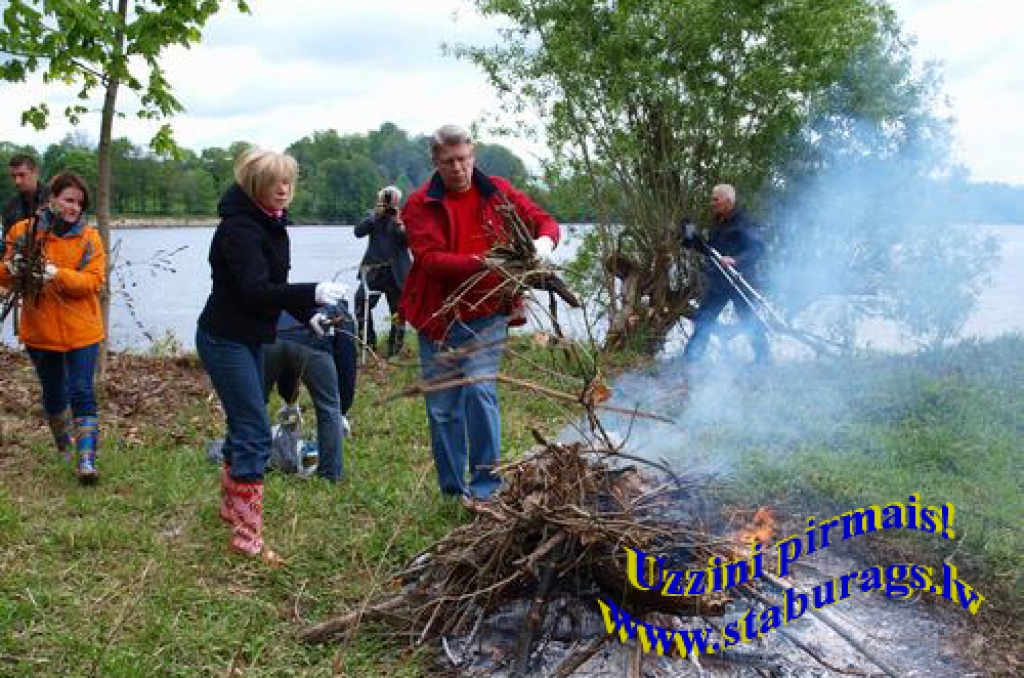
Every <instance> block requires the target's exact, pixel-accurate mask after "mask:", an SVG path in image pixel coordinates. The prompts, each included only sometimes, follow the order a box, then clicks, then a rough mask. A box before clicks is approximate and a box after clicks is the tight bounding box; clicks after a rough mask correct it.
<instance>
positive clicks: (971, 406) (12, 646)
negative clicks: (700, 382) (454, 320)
mask: <svg viewBox="0 0 1024 678" xmlns="http://www.w3.org/2000/svg"><path fill="white" fill-rule="evenodd" d="M510 355H512V356H514V357H512V358H511V359H509V360H507V361H506V368H507V369H508V371H509V372H510V373H511V374H513V375H514V376H518V377H521V378H526V379H532V380H535V381H538V382H541V383H546V384H552V383H554V382H553V381H552V380H551V379H550V378H549V377H547V376H545V373H544V372H543V370H542V369H541V368H542V367H543V366H544V365H549V366H550V364H551V352H550V351H547V350H542V349H540V348H538V347H537V346H535V345H534V344H533V342H531V341H529V340H527V339H517V340H516V341H515V342H514V343H513V345H512V347H511V348H510ZM615 360H616V364H614V365H612V366H611V367H610V368H608V371H610V372H615V371H617V370H621V369H624V368H627V367H635V366H636V365H637V364H639V363H640V362H641V361H640V359H638V358H637V357H636V356H619V357H617V358H616V359H615ZM407 362H408V364H404V365H399V366H395V367H391V368H389V369H387V370H369V371H367V372H366V373H364V374H362V375H361V377H360V384H359V395H358V397H357V401H356V405H355V407H354V410H353V412H352V413H351V420H352V423H353V436H352V438H350V439H349V441H348V443H347V447H346V453H345V455H346V457H345V463H346V472H347V474H348V479H347V481H346V482H345V483H344V484H342V485H340V486H334V485H329V484H327V483H324V482H322V481H320V480H316V479H314V480H310V481H302V480H299V479H297V478H296V477H294V476H281V475H271V476H269V477H268V480H267V486H266V487H267V496H266V506H265V510H266V515H267V535H266V536H267V539H268V542H269V543H270V544H271V545H272V546H273V547H274V548H275V549H277V550H278V551H279V552H281V553H282V554H283V555H285V556H286V557H287V558H288V561H289V565H288V567H287V568H286V569H284V570H280V571H270V570H267V569H265V568H264V567H262V566H261V565H260V564H258V563H254V562H251V561H249V560H246V559H244V558H240V557H237V556H233V555H230V554H229V553H228V552H227V551H226V548H225V546H226V541H227V529H226V528H225V527H224V526H223V525H222V524H221V523H220V521H219V519H218V517H217V489H216V488H217V480H216V477H217V470H216V468H215V467H214V466H213V465H211V464H209V463H208V462H207V461H206V460H205V458H204V449H203V448H204V441H205V440H206V439H207V438H210V437H214V436H218V435H221V433H222V421H221V419H220V415H219V414H218V412H217V411H216V408H215V406H214V405H213V404H212V402H211V401H208V400H206V399H204V398H202V397H194V396H190V397H189V398H180V399H179V400H172V401H171V402H169V403H165V406H164V407H162V408H160V409H159V410H158V411H157V412H156V413H155V414H152V415H151V416H145V417H139V416H136V417H135V418H132V417H130V416H126V417H122V418H121V419H115V423H109V422H107V423H105V424H104V425H105V428H104V431H103V433H102V435H103V437H104V445H103V453H102V457H101V462H100V463H101V472H102V475H103V478H102V482H101V483H100V484H99V486H97V487H94V488H82V487H79V486H78V485H77V484H76V483H75V481H74V479H73V478H72V476H71V474H70V470H69V467H68V464H67V463H66V462H65V461H64V460H63V459H59V458H57V457H56V454H55V453H54V452H53V451H52V450H51V448H50V444H49V441H48V439H47V435H46V434H45V432H44V430H43V428H42V427H41V425H39V424H37V423H36V422H37V419H38V417H39V414H38V412H37V411H36V410H35V409H33V408H36V406H35V405H34V400H35V398H36V397H37V396H36V395H35V391H34V384H33V387H32V389H29V390H31V393H28V394H27V395H25V396H24V397H23V398H22V400H21V402H20V403H19V404H16V405H12V404H11V403H12V396H11V393H12V390H11V389H12V383H16V380H17V379H18V378H20V379H22V380H23V381H24V380H28V381H31V379H32V377H31V373H30V372H29V371H27V370H28V369H29V368H27V367H23V369H24V370H25V371H23V372H22V373H21V376H20V377H17V376H16V375H13V374H12V373H11V372H8V373H7V374H6V375H5V378H6V379H7V388H6V389H5V396H4V400H3V401H0V402H2V405H3V407H0V416H2V419H0V421H2V423H3V425H4V430H3V432H2V433H0V437H2V438H3V444H2V445H0V675H3V676H5V678H6V677H7V676H10V677H11V678H20V677H28V676H62V677H64V676H68V677H72V676H75V677H77V676H82V677H86V676H103V677H104V678H106V677H110V678H122V677H123V678H128V677H133V678H134V677H142V676H146V677H151V676H181V677H186V676H187V677H189V678H193V677H198V676H217V677H225V676H229V675H238V676H243V675H244V676H246V677H247V678H254V677H259V676H267V677H269V676H275V677H277V676H310V677H315V676H335V675H341V676H353V677H355V676H359V677H360V678H364V677H373V676H395V677H398V678H403V677H408V678H413V677H418V676H423V675H429V673H430V669H429V666H430V658H429V657H428V656H427V653H425V652H417V651H413V650H410V649H408V646H407V645H406V644H403V643H401V642H395V641H390V640H388V639H386V638H384V637H381V636H379V635H376V636H375V635H372V634H369V633H365V634H360V635H359V636H357V637H355V638H352V639H349V640H348V641H346V642H342V643H337V644H332V645H326V646H307V645H303V644H301V643H299V642H298V641H296V640H295V638H294V634H295V632H296V631H297V630H298V629H300V628H302V627H304V626H305V625H306V624H309V623H314V622H318V621H322V620H323V619H325V618H327V617H328V616H330V615H332V613H336V612H340V611H343V610H348V609H351V608H352V607H353V606H356V605H358V604H359V603H360V602H361V601H363V600H364V599H366V598H367V597H370V596H374V595H376V594H379V593H383V592H386V591H387V590H388V589H389V588H390V587H391V586H392V583H391V581H390V579H389V573H391V572H393V571H394V570H395V569H396V568H398V567H400V566H401V565H402V564H404V563H405V562H407V560H408V559H409V558H411V557H413V556H414V555H415V554H417V553H418V552H419V551H421V550H422V549H423V548H424V547H425V546H427V545H428V544H429V543H431V542H432V541H433V540H435V539H436V538H438V537H440V536H441V535H443V534H445V533H446V532H447V531H448V530H449V529H451V528H452V527H453V526H455V525H457V524H460V523H461V522H463V521H465V520H466V519H467V516H466V514H465V513H464V512H463V511H462V509H461V508H460V507H458V506H457V505H454V504H452V503H446V502H444V501H442V500H441V499H440V498H439V497H438V494H437V490H436V481H435V476H434V470H433V464H432V461H431V458H430V453H429V442H428V435H427V427H426V421H425V414H424V411H423V404H422V399H421V398H407V399H401V400H396V401H391V402H388V403H386V404H380V402H379V400H380V399H381V398H382V397H384V396H385V395H386V394H388V393H394V392H395V391H397V390H399V389H401V388H402V387H403V386H405V385H408V384H410V383H412V382H413V380H414V379H415V376H416V368H415V365H414V364H413V362H414V361H412V360H410V361H407ZM26 375H28V376H26ZM132 376H133V375H131V374H127V375H115V378H116V379H120V380H125V379H127V380H131V378H132ZM777 377H778V378H777V379H775V380H773V384H772V385H771V387H770V388H762V389H757V390H756V391H752V393H751V395H750V398H751V400H748V401H745V402H744V401H738V402H735V403H730V406H731V407H736V408H740V409H741V410H744V411H749V412H750V413H751V414H752V413H754V412H755V411H756V408H758V407H760V408H763V409H768V410H774V411H775V413H776V414H778V413H779V412H782V413H784V414H785V415H786V417H783V418H782V420H783V421H784V420H785V419H786V418H787V417H788V419H790V420H797V419H799V420H801V421H803V422H806V423H807V426H805V427H804V431H803V433H802V434H801V435H797V434H796V433H795V428H792V427H791V428H792V430H790V429H786V428H784V427H782V426H780V425H776V424H773V425H774V429H773V430H774V431H775V432H776V433H775V434H774V435H768V434H765V433H763V431H759V430H758V429H755V428H748V427H742V428H735V429H723V430H721V431H717V432H716V437H717V438H719V440H718V443H719V444H720V445H731V446H732V447H733V448H734V449H735V450H736V455H735V456H736V457H737V458H739V459H743V460H744V461H743V463H742V465H741V466H739V468H738V471H739V474H738V476H739V477H738V481H739V482H738V483H737V487H741V488H743V492H744V493H743V494H742V496H738V497H736V500H737V501H739V502H740V503H743V504H751V503H753V502H764V501H772V502H778V503H779V504H781V505H783V506H788V507H790V508H791V509H792V512H791V515H793V516H798V517H802V516H803V515H806V514H805V512H804V510H805V507H807V506H816V507H819V508H820V507H822V506H825V507H834V508H835V509H837V510H838V512H842V511H845V510H848V509H849V508H852V507H854V506H860V505H864V504H872V503H883V502H888V501H893V500H898V499H901V498H904V497H905V496H906V495H907V494H908V493H909V492H911V491H918V492H921V493H922V496H923V499H924V501H925V503H936V502H943V501H951V502H953V503H954V504H955V505H956V507H957V521H956V527H957V530H958V537H959V538H958V540H957V541H956V542H945V541H943V540H941V539H938V538H937V537H935V536H932V535H916V534H910V535H908V534H905V533H904V534H898V533H895V534H894V533H889V534H886V535H885V537H886V542H885V544H886V545H885V548H890V549H891V548H895V549H897V550H899V551H901V552H905V553H907V554H909V555H908V557H911V558H914V559H917V560H918V561H919V562H923V563H927V564H932V565H937V564H938V562H939V560H940V559H942V558H947V557H948V558H951V559H952V561H953V562H954V563H956V564H957V565H958V566H959V567H960V568H961V574H962V575H963V576H964V578H965V579H966V580H967V581H969V582H970V583H971V584H973V585H975V586H977V587H978V588H979V590H981V592H982V593H983V594H984V595H985V596H986V597H987V599H988V601H989V603H991V604H993V605H995V606H1000V605H1001V606H1002V608H1003V609H1007V610H1012V609H1013V608H1014V607H1015V606H1017V605H1019V603H1020V600H1021V596H1020V582H1019V573H1020V572H1021V569H1022V568H1021V566H1022V561H1021V558H1022V556H1021V554H1022V553H1024V542H1022V532H1021V530H1020V527H1021V525H1020V518H1019V516H1020V503H1021V502H1020V497H1021V496H1022V489H1024V479H1022V467H1024V464H1022V450H1024V420H1022V413H1024V407H1022V406H1021V404H1022V403H1024V340H1022V339H1020V338H1016V339H1007V340H1000V341H995V342H987V343H978V344H963V345H961V346H959V347H956V348H953V349H949V350H945V351H940V352H936V353H934V354H926V355H921V356H917V357H915V358H913V359H908V358H878V357H872V356H861V357H857V358H854V359H852V360H851V361H849V362H847V363H844V364H842V365H832V366H829V365H819V366H812V367H808V366H794V367H783V368H779V371H778V374H777ZM12 380H13V381H12ZM563 386H564V385H563ZM107 390H108V391H110V387H108V389H107ZM173 391H174V389H170V392H171V395H169V396H167V397H168V398H172V399H173ZM183 393H190V391H188V390H187V389H186V390H184V391H183ZM807 394H814V395H813V396H812V397H808V395H807ZM831 395H835V396H836V398H832V397H830V396H831ZM839 395H842V397H843V398H844V406H843V407H834V406H832V405H830V403H833V402H834V401H835V400H836V399H837V398H838V396H839ZM754 399H756V401H755V400H754ZM28 403H32V404H31V405H29V404H28ZM502 411H503V422H504V426H503V438H504V439H503V449H504V450H505V451H506V452H507V453H508V455H509V456H514V455H517V454H520V453H521V452H522V451H523V450H525V449H527V448H528V447H529V445H530V444H531V442H532V441H531V437H530V433H529V428H530V427H531V426H537V427H538V428H540V429H541V430H542V431H543V432H544V433H547V434H552V435H553V434H554V433H555V432H557V431H558V430H560V429H561V428H562V426H563V425H564V424H565V423H566V422H567V421H569V419H570V418H571V412H570V410H569V409H567V408H566V406H565V405H564V404H562V403H553V402H551V401H549V400H547V399H545V398H542V397H538V396H536V395H533V394H531V393H527V392H522V391H515V390H511V389H508V388H502ZM770 421H772V422H777V421H779V419H771V420H770ZM101 423H104V422H101ZM129 423H130V424H129ZM310 423H311V422H310ZM818 515H819V516H820V515H821V514H818ZM892 537H896V538H897V539H896V541H893V540H892ZM872 541H873V542H874V541H875V540H872ZM232 669H234V673H232Z"/></svg>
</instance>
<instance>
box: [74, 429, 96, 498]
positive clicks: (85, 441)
mask: <svg viewBox="0 0 1024 678" xmlns="http://www.w3.org/2000/svg"><path fill="white" fill-rule="evenodd" d="M75 433H76V435H75V451H76V452H77V454H78V464H77V468H76V470H75V472H76V473H77V475H78V482H80V483H82V484H83V485H88V484H91V483H95V482H96V481H97V480H99V477H100V474H99V471H97V470H96V453H97V447H98V444H99V419H98V418H96V417H75Z"/></svg>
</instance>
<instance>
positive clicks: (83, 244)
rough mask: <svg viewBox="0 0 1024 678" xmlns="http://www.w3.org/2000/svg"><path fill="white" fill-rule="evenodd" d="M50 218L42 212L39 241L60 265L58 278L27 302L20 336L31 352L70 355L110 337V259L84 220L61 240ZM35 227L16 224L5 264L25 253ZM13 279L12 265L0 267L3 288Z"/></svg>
mask: <svg viewBox="0 0 1024 678" xmlns="http://www.w3.org/2000/svg"><path fill="white" fill-rule="evenodd" d="M49 220H50V212H49V211H48V210H46V211H43V212H42V213H41V215H40V216H39V219H38V223H37V226H36V238H37V239H38V240H40V241H42V246H43V254H44V256H45V257H46V261H47V262H48V263H51V264H53V265H54V266H56V267H57V275H56V276H55V277H54V278H53V280H51V281H50V282H47V283H46V284H45V285H44V286H43V290H42V293H41V294H40V295H39V298H38V299H37V300H35V301H27V300H23V301H22V306H21V327H20V329H19V332H18V334H19V337H20V338H21V341H22V343H24V344H25V345H26V346H29V347H31V348H38V349H44V350H47V351H71V350H74V349H76V348H83V347H85V346H91V345H92V344H96V343H98V342H100V341H102V340H103V338H104V336H105V334H104V332H103V316H102V315H101V314H100V288H101V287H103V282H104V280H105V278H106V274H107V258H106V254H105V253H104V251H103V242H102V241H101V240H100V236H99V233H98V232H97V231H96V229H95V228H93V227H91V226H86V225H84V224H83V223H82V222H79V223H78V224H76V225H75V226H73V227H72V228H71V230H70V231H68V232H67V233H65V234H64V235H63V236H61V237H58V236H57V235H55V234H54V233H53V232H51V231H50V229H49V227H48V226H49V223H50V221H49ZM31 226H32V220H31V219H25V220H24V221H19V222H18V223H16V224H14V225H13V226H11V229H10V230H9V231H8V232H7V239H6V242H7V247H6V251H5V252H4V260H5V261H7V260H10V259H12V258H13V257H14V254H15V253H16V252H20V251H23V250H24V248H25V244H26V243H27V241H28V238H29V234H30V229H31ZM11 279H12V275H11V273H10V271H9V270H8V268H7V266H0V285H4V286H9V285H10V283H11Z"/></svg>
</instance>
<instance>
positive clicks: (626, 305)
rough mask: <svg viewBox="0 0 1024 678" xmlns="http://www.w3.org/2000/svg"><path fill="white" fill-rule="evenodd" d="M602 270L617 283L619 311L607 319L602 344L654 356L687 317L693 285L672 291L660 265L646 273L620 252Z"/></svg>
mask: <svg viewBox="0 0 1024 678" xmlns="http://www.w3.org/2000/svg"><path fill="white" fill-rule="evenodd" d="M604 269H605V276H606V277H607V278H611V279H617V280H619V281H620V290H619V295H618V301H619V308H618V312H617V313H616V314H614V315H610V316H609V324H608V334H607V335H606V337H605V345H606V346H607V347H608V348H617V349H622V348H627V347H631V348H634V349H636V350H638V351H641V352H644V353H647V354H651V355H653V354H655V353H657V352H658V351H660V350H661V349H662V348H663V347H664V345H665V339H666V337H667V336H668V333H669V332H671V331H672V328H674V327H675V326H676V325H677V324H678V323H679V321H680V320H681V319H683V318H684V317H689V316H690V305H689V301H690V299H691V298H692V297H693V296H694V295H695V294H696V291H697V289H696V286H694V285H687V286H686V287H684V288H683V289H681V290H674V289H672V287H671V284H670V277H669V276H668V275H667V273H666V272H665V271H664V270H661V267H660V266H658V265H655V267H654V270H653V271H650V270H645V269H644V268H643V267H641V266H639V265H638V264H637V263H636V262H635V261H633V260H632V259H631V258H629V257H627V256H624V255H622V254H621V253H617V254H615V255H613V256H611V257H608V258H607V259H606V260H605V265H604Z"/></svg>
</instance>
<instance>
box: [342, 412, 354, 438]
mask: <svg viewBox="0 0 1024 678" xmlns="http://www.w3.org/2000/svg"><path fill="white" fill-rule="evenodd" d="M341 434H342V436H344V437H346V438H347V437H349V436H350V435H352V426H351V425H350V424H349V423H348V417H346V416H345V415H344V414H343V415H341Z"/></svg>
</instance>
